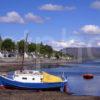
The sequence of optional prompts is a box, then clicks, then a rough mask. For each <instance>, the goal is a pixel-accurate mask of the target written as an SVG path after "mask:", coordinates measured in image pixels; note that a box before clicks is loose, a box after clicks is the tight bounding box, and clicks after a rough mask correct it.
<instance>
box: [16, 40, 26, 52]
mask: <svg viewBox="0 0 100 100" xmlns="http://www.w3.org/2000/svg"><path fill="white" fill-rule="evenodd" d="M17 47H18V52H19V53H24V51H25V50H24V49H25V42H24V40H20V41H19V42H18V43H17Z"/></svg>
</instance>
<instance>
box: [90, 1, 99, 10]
mask: <svg viewBox="0 0 100 100" xmlns="http://www.w3.org/2000/svg"><path fill="white" fill-rule="evenodd" d="M91 7H92V8H93V9H100V1H94V2H93V3H92V4H91Z"/></svg>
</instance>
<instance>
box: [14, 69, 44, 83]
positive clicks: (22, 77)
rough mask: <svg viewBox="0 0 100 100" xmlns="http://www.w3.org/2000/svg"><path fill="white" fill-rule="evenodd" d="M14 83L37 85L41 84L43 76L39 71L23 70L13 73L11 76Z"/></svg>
mask: <svg viewBox="0 0 100 100" xmlns="http://www.w3.org/2000/svg"><path fill="white" fill-rule="evenodd" d="M13 79H14V80H15V81H20V82H26V83H31V82H32V83H33V82H34V83H37V82H38V83H39V82H42V79H43V75H42V73H41V72H39V71H32V70H24V71H15V73H14V75H13Z"/></svg>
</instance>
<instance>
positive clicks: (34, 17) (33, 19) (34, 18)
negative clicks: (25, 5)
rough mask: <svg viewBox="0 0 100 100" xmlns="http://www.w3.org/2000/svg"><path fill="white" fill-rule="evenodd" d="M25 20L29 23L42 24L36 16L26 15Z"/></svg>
mask: <svg viewBox="0 0 100 100" xmlns="http://www.w3.org/2000/svg"><path fill="white" fill-rule="evenodd" d="M25 19H26V20H27V21H29V22H34V23H43V22H44V19H43V18H42V17H40V16H38V15H35V14H32V13H28V14H26V15H25Z"/></svg>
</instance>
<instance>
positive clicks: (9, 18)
mask: <svg viewBox="0 0 100 100" xmlns="http://www.w3.org/2000/svg"><path fill="white" fill-rule="evenodd" d="M0 22H2V23H20V24H23V23H24V20H23V18H22V17H21V16H20V15H19V14H18V13H17V12H15V11H12V12H8V13H7V14H6V15H5V16H0Z"/></svg>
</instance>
